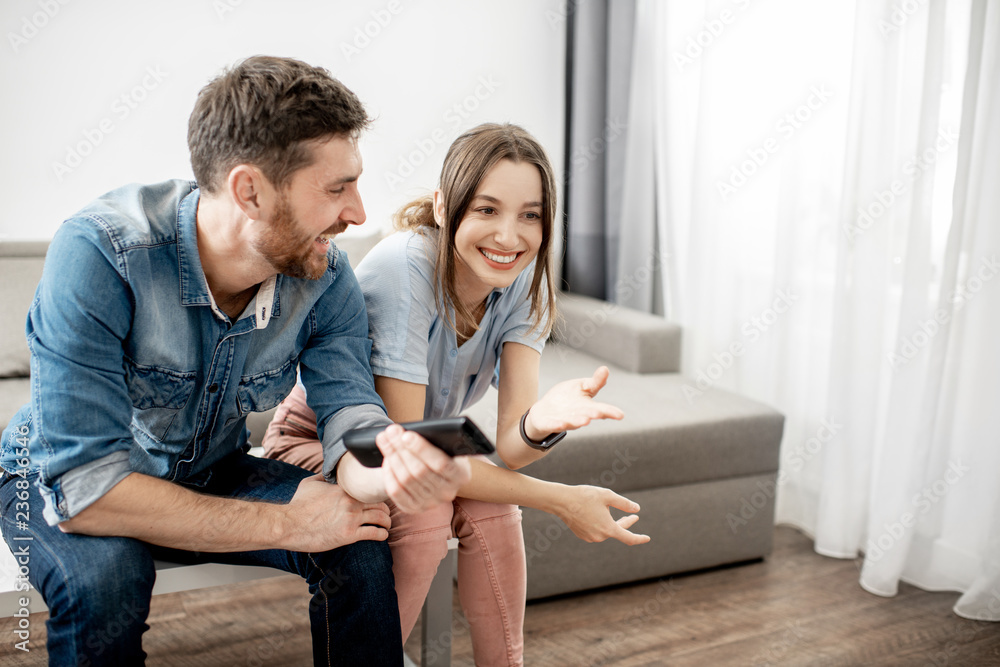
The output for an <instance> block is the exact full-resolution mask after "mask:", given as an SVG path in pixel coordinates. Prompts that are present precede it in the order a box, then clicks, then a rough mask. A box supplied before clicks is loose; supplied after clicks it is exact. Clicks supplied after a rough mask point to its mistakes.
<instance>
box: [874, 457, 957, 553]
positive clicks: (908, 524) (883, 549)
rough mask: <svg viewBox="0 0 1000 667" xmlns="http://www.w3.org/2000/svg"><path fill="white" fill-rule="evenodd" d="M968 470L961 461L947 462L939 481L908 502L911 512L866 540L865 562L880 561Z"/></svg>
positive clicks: (884, 525) (884, 526) (886, 524)
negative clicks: (911, 507) (946, 468)
mask: <svg viewBox="0 0 1000 667" xmlns="http://www.w3.org/2000/svg"><path fill="white" fill-rule="evenodd" d="M969 470H970V468H969V467H968V466H965V465H962V462H961V460H957V461H949V462H948V470H946V471H945V473H944V475H942V476H941V478H940V479H936V480H934V481H933V482H932V483H930V484H928V485H927V486H925V487H924V488H923V489H921V490H920V491H919V492H918V493H916V494H914V496H913V498H912V499H911V500H910V504H911V505H913V511H912V512H903V513H902V514H901V515H900V517H899V518H898V519H897V520H896V521H894V522H892V523H885V524H882V528H883V529H884V530H883V531H882V532H881V533H880V534H879V535H878V536H877V537H875V538H873V539H869V540H868V548H867V549H865V562H866V563H869V562H871V563H877V562H879V561H880V560H882V557H883V556H885V554H886V553H887V552H888V551H890V550H891V549H892V548H893V547H894V546H895V545H896V542H897V541H898V540H899V539H900V538H902V537H903V535H905V534H906V531H907V530H909V529H911V528H913V527H914V526H916V525H917V522H918V520H919V519H920V517H922V516H924V515H925V514H927V513H928V512H930V511H931V508H932V507H933V506H934V505H936V504H937V503H939V502H941V499H942V498H944V497H945V496H946V495H947V494H948V490H949V489H950V488H951V487H952V486H954V485H955V484H958V482H959V480H961V479H962V478H963V477H965V474H966V473H967V472H969Z"/></svg>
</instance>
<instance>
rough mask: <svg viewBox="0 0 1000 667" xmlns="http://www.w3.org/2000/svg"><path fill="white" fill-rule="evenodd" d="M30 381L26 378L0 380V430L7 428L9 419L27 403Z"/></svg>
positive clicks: (29, 394)
mask: <svg viewBox="0 0 1000 667" xmlns="http://www.w3.org/2000/svg"><path fill="white" fill-rule="evenodd" d="M30 396H31V380H29V379H28V378H4V379H0V430H3V429H4V428H6V427H7V424H8V423H9V422H10V418H11V417H13V416H14V414H15V413H16V412H17V411H18V410H20V409H21V406H22V405H24V404H25V403H27V402H28V399H29V397H30Z"/></svg>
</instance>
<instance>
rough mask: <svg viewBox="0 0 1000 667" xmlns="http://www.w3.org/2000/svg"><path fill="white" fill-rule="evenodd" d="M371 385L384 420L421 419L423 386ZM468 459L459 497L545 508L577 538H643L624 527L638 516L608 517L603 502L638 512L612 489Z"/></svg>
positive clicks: (380, 380) (379, 379)
mask: <svg viewBox="0 0 1000 667" xmlns="http://www.w3.org/2000/svg"><path fill="white" fill-rule="evenodd" d="M519 347H524V346H519ZM525 349H530V348H525ZM531 351H532V352H533V350H531ZM536 377H537V363H536ZM536 386H537V384H536ZM375 390H376V391H377V392H378V394H379V396H381V397H382V401H383V402H384V403H385V408H386V412H387V413H388V415H389V419H392V420H393V421H394V422H397V423H399V422H408V421H419V420H420V419H423V416H424V400H425V397H426V390H427V388H426V386H424V385H422V384H414V383H412V382H406V381H404V380H397V379H395V378H388V377H383V376H379V375H376V376H375ZM535 394H537V390H536V392H535ZM533 396H534V394H533ZM516 426H517V425H516V424H515V427H516ZM518 438H520V435H518ZM469 463H470V466H471V469H472V478H471V479H470V481H469V483H468V484H466V485H465V486H463V487H461V488H460V489H459V490H458V495H459V496H461V497H463V498H471V499H473V500H482V501H484V502H492V503H510V504H514V505H522V506H524V507H533V508H535V509H538V510H542V511H543V512H548V513H549V514H553V515H555V516H557V517H559V518H560V519H562V520H563V522H565V523H566V525H567V526H569V528H570V529H571V530H572V531H573V532H574V533H575V534H576V535H577V537H579V538H580V539H582V540H585V541H587V542H603V541H604V540H606V539H608V538H609V537H613V538H615V539H617V540H619V541H621V542H623V543H625V544H643V543H645V542H648V541H649V537H648V536H646V535H637V534H634V533H630V532H629V531H628V528H630V527H631V526H632V525H633V524H634V523H635V522H636V521H638V520H639V517H638V516H636V515H635V514H631V515H628V516H624V517H622V518H620V519H618V520H617V521H615V520H614V519H612V518H611V514H610V513H609V512H608V507H616V508H618V509H620V510H622V511H625V512H638V511H639V505H637V504H636V503H634V502H632V501H631V500H628V499H627V498H623V497H622V496H619V495H618V494H617V493H614V492H613V491H610V490H608V489H602V488H599V487H594V486H567V485H565V484H555V483H553V482H546V481H543V480H540V479H535V478H534V477H528V476H526V475H522V474H520V473H517V472H513V471H511V470H504V469H503V468H498V467H497V466H495V465H492V464H491V463H488V462H486V461H482V460H479V459H476V458H472V459H471V460H470V461H469Z"/></svg>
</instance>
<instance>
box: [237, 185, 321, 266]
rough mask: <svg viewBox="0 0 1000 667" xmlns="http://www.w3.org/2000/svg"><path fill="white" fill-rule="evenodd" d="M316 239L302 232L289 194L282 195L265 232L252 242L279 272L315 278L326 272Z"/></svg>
mask: <svg viewBox="0 0 1000 667" xmlns="http://www.w3.org/2000/svg"><path fill="white" fill-rule="evenodd" d="M315 240H316V237H315V236H311V237H309V238H305V237H303V236H302V232H300V231H299V230H298V225H297V224H296V220H295V218H294V216H293V215H292V207H291V206H290V205H289V203H288V198H287V197H286V196H285V195H281V198H280V199H279V200H278V203H277V206H276V207H275V211H274V218H273V219H272V220H271V222H270V225H269V227H268V229H267V232H266V233H265V234H264V235H263V236H262V238H261V239H259V240H258V241H257V242H256V243H255V244H254V248H255V249H256V250H257V252H259V253H260V254H261V255H263V257H264V259H266V260H267V261H268V262H270V263H271V266H273V267H274V268H275V270H276V271H277V272H278V273H281V274H284V275H286V276H290V277H292V278H307V279H309V280H318V279H319V278H320V277H322V275H323V274H324V273H326V268H327V263H328V260H327V258H326V256H325V255H320V254H319V253H317V252H316V250H315V249H314V248H313V243H314V242H315Z"/></svg>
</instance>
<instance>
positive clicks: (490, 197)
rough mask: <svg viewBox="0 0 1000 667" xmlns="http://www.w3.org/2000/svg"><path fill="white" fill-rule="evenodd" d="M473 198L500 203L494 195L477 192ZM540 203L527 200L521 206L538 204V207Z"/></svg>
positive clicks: (527, 206)
mask: <svg viewBox="0 0 1000 667" xmlns="http://www.w3.org/2000/svg"><path fill="white" fill-rule="evenodd" d="M473 199H485V200H486V201H488V202H490V203H493V204H500V203H501V201H500V200H499V199H497V198H496V197H494V196H492V195H485V194H478V195H476V196H474V197H473ZM541 205H542V202H540V201H529V202H525V203H524V204H522V206H523V207H524V208H529V207H532V206H539V207H540V206H541Z"/></svg>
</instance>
